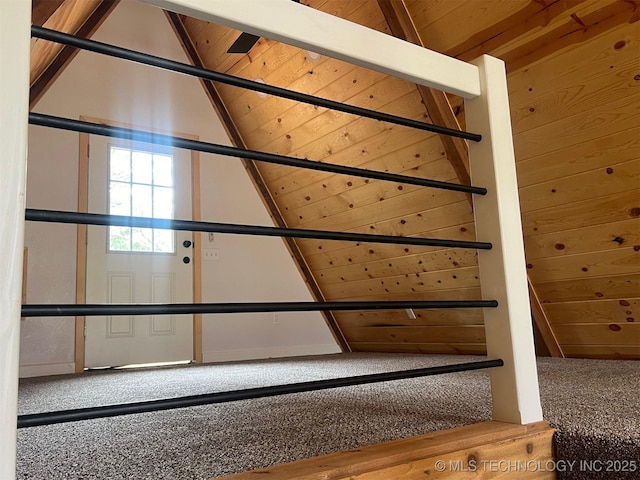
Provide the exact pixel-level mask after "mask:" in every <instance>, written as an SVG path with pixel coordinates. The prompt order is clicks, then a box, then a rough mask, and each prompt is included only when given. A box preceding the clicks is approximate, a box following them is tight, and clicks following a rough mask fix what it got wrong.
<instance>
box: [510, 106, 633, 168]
mask: <svg viewBox="0 0 640 480" xmlns="http://www.w3.org/2000/svg"><path fill="white" fill-rule="evenodd" d="M639 122H640V95H637V94H636V95H633V96H630V97H627V98H623V99H619V100H617V101H615V102H611V103H610V104H608V105H606V106H603V107H602V108H599V109H597V110H594V111H591V112H590V114H589V115H584V114H578V115H572V116H569V117H564V118H561V119H558V120H556V121H554V122H552V123H549V124H547V125H543V126H541V127H538V128H534V129H531V130H528V131H526V132H518V133H515V134H514V147H515V150H516V158H520V159H524V158H531V157H535V156H538V155H542V154H545V153H549V152H552V151H554V150H560V149H562V148H565V147H566V146H567V145H569V144H580V143H584V142H587V141H590V140H591V139H593V138H598V137H601V136H606V135H611V134H613V133H616V132H619V131H621V130H626V129H628V128H629V126H630V125H638V124H639Z"/></svg>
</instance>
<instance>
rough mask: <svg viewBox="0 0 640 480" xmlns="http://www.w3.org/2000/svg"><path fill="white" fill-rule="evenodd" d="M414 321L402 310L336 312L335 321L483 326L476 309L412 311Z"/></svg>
mask: <svg viewBox="0 0 640 480" xmlns="http://www.w3.org/2000/svg"><path fill="white" fill-rule="evenodd" d="M414 313H415V314H416V318H415V319H410V318H409V317H408V316H407V313H406V312H405V311H404V310H384V311H383V310H368V311H360V312H337V313H336V319H337V320H338V322H340V323H341V324H344V325H350V326H352V327H371V326H387V327H391V326H394V325H400V326H410V325H414V326H420V325H428V326H437V325H439V326H448V325H484V320H483V317H482V312H481V311H478V309H477V308H452V309H444V308H443V309H439V310H418V309H414Z"/></svg>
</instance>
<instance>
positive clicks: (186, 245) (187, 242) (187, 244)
mask: <svg viewBox="0 0 640 480" xmlns="http://www.w3.org/2000/svg"><path fill="white" fill-rule="evenodd" d="M182 246H184V248H189V247H190V246H191V240H185V241H184V242H182Z"/></svg>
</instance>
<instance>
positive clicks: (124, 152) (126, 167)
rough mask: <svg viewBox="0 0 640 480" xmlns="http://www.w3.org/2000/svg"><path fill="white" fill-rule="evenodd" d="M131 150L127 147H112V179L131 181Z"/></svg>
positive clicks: (110, 156)
mask: <svg viewBox="0 0 640 480" xmlns="http://www.w3.org/2000/svg"><path fill="white" fill-rule="evenodd" d="M130 154H131V150H129V149H126V148H118V147H111V151H110V154H109V160H110V162H109V171H110V178H111V180H121V181H124V182H130V181H131V163H130V162H129V155H130Z"/></svg>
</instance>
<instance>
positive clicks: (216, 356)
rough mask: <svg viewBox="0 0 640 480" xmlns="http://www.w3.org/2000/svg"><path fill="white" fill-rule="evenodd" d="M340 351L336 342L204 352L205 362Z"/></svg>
mask: <svg viewBox="0 0 640 480" xmlns="http://www.w3.org/2000/svg"><path fill="white" fill-rule="evenodd" d="M330 353H340V348H339V347H338V346H337V345H336V344H327V345H296V346H292V347H273V348H243V349H239V350H214V351H210V352H203V354H202V361H203V362H204V363H215V362H237V361H240V360H258V359H265V358H281V357H300V356H303V355H327V354H330Z"/></svg>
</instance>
